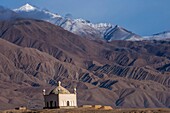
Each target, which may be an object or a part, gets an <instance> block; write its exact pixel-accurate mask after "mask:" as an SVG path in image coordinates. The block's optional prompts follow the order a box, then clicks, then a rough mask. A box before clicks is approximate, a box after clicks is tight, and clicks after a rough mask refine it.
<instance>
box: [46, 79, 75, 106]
mask: <svg viewBox="0 0 170 113" xmlns="http://www.w3.org/2000/svg"><path fill="white" fill-rule="evenodd" d="M43 95H44V102H45V107H44V108H45V109H48V108H75V107H77V94H76V88H74V93H70V92H69V91H68V90H67V89H66V88H64V87H62V86H61V82H60V81H59V82H58V86H57V87H56V88H54V89H53V90H52V91H51V92H50V93H49V95H46V94H45V90H43Z"/></svg>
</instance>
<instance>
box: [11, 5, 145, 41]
mask: <svg viewBox="0 0 170 113" xmlns="http://www.w3.org/2000/svg"><path fill="white" fill-rule="evenodd" d="M14 11H15V12H16V13H18V14H19V15H21V16H22V17H26V18H33V19H40V20H44V21H48V22H50V23H52V24H55V25H57V26H61V27H62V28H64V29H65V30H68V31H70V32H72V33H74V34H77V35H79V36H81V37H85V38H90V39H98V38H99V39H104V40H108V41H112V40H136V41H139V40H142V38H141V37H140V36H139V35H136V34H135V33H132V32H130V31H128V30H126V29H124V28H122V27H119V26H118V25H116V26H114V25H111V24H107V23H99V24H93V23H91V22H90V21H88V20H83V19H71V18H69V17H62V16H60V15H58V14H54V13H51V12H50V11H48V10H41V9H39V8H37V7H35V6H32V5H30V4H26V5H24V6H22V7H20V8H18V9H14Z"/></svg>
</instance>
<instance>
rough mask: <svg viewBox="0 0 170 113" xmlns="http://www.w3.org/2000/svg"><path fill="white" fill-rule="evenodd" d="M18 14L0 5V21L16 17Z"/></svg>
mask: <svg viewBox="0 0 170 113" xmlns="http://www.w3.org/2000/svg"><path fill="white" fill-rule="evenodd" d="M18 17H19V15H18V14H17V13H15V12H14V11H12V10H10V9H7V8H4V7H2V6H0V21H3V20H10V19H15V18H18Z"/></svg>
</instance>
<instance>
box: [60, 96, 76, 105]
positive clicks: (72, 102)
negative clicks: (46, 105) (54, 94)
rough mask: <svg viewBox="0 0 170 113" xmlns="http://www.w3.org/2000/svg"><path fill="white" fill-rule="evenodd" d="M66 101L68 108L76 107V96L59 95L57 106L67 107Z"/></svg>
mask: <svg viewBox="0 0 170 113" xmlns="http://www.w3.org/2000/svg"><path fill="white" fill-rule="evenodd" d="M68 101H69V106H75V107H77V97H76V94H59V106H67V103H68Z"/></svg>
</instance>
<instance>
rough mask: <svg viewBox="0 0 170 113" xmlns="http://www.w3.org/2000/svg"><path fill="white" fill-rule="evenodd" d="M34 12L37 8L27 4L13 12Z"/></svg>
mask: <svg viewBox="0 0 170 113" xmlns="http://www.w3.org/2000/svg"><path fill="white" fill-rule="evenodd" d="M34 10H37V8H36V7H34V6H32V5H30V4H28V3H27V4H25V5H24V6H22V7H20V8H19V9H14V11H26V12H29V11H34Z"/></svg>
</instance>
